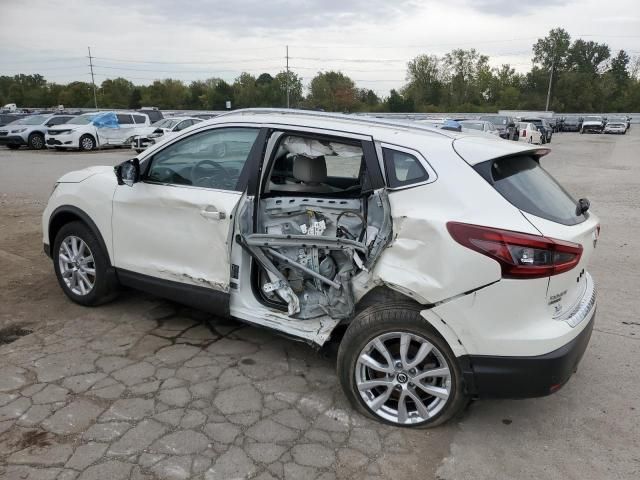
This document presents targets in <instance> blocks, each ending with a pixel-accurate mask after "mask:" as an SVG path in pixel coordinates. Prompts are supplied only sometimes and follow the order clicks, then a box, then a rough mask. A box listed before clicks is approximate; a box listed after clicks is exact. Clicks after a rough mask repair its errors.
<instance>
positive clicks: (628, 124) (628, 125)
mask: <svg viewBox="0 0 640 480" xmlns="http://www.w3.org/2000/svg"><path fill="white" fill-rule="evenodd" d="M630 128H631V117H627V130H629V129H630Z"/></svg>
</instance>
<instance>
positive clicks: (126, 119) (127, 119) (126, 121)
mask: <svg viewBox="0 0 640 480" xmlns="http://www.w3.org/2000/svg"><path fill="white" fill-rule="evenodd" d="M116 117H118V123H119V124H120V125H131V124H132V123H133V121H132V120H131V115H124V114H122V113H118V114H117V115H116Z"/></svg>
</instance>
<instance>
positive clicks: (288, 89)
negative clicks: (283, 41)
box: [287, 45, 290, 108]
mask: <svg viewBox="0 0 640 480" xmlns="http://www.w3.org/2000/svg"><path fill="white" fill-rule="evenodd" d="M287 108H290V107H289V45H287Z"/></svg>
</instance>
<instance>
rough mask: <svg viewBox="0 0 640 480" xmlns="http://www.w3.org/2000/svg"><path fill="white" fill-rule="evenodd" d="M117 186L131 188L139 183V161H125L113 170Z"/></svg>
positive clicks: (134, 159)
mask: <svg viewBox="0 0 640 480" xmlns="http://www.w3.org/2000/svg"><path fill="white" fill-rule="evenodd" d="M114 171H115V174H116V178H117V179H118V185H128V186H130V187H132V186H133V184H134V183H136V182H138V181H140V161H139V160H138V159H137V158H133V159H131V160H127V161H126V162H123V163H121V164H120V165H118V166H116V167H115V168H114Z"/></svg>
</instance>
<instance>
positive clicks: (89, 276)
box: [52, 221, 118, 306]
mask: <svg viewBox="0 0 640 480" xmlns="http://www.w3.org/2000/svg"><path fill="white" fill-rule="evenodd" d="M74 246H75V247H76V248H74ZM52 254H53V266H54V269H55V272H56V277H57V279H58V283H59V284H60V287H61V288H62V290H63V291H64V293H65V294H66V295H67V296H68V297H69V298H70V299H71V300H73V301H74V302H76V303H79V304H80V305H85V306H95V305H100V304H102V303H105V302H108V301H109V300H112V299H113V298H115V296H116V295H117V291H118V281H117V279H116V277H115V275H114V274H113V271H112V268H111V265H110V263H109V258H108V257H107V254H106V252H104V251H103V250H102V247H101V246H100V242H99V241H98V239H97V237H96V235H95V234H94V233H93V232H92V231H91V230H90V229H89V228H88V227H87V226H86V225H85V224H84V223H82V222H80V221H76V222H70V223H67V224H66V225H64V226H63V227H62V228H61V229H60V230H59V231H58V233H57V235H56V238H55V241H54V243H53V250H52Z"/></svg>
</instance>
